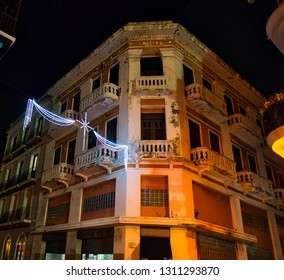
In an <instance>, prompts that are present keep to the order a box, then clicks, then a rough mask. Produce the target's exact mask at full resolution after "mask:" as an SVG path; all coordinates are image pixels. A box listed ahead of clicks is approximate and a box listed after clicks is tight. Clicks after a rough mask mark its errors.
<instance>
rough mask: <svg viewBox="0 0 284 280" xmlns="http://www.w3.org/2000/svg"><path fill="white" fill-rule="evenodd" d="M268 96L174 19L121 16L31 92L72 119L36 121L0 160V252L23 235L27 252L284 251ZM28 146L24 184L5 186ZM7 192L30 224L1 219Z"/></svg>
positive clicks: (7, 208) (51, 255)
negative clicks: (28, 178) (61, 72)
mask: <svg viewBox="0 0 284 280" xmlns="http://www.w3.org/2000/svg"><path fill="white" fill-rule="evenodd" d="M264 102H265V98H264V96H263V95H262V94H261V93H259V92H258V91H257V90H256V89H254V88H253V87H252V86H251V85H250V84H249V83H248V82H247V81H245V80H244V79H242V78H241V77H240V75H239V74H238V73H236V72H235V71H234V70H233V69H231V68H230V67H229V66H228V65H227V64H226V63H225V62H224V61H222V60H221V59H220V58H219V57H218V56H217V55H216V54H214V53H213V52H212V51H211V50H210V49H209V48H207V47H206V46H205V45H204V44H203V43H202V42H200V41H199V40H198V39H197V38H196V37H195V36H193V35H192V34H191V33H189V32H188V31H187V30H186V29H185V28H184V27H182V26H181V25H179V24H177V23H174V22H171V21H165V22H145V23H129V24H127V25H125V26H124V27H122V28H121V29H120V30H118V31H117V32H116V33H114V34H113V35H112V36H111V37H110V38H109V39H107V40H106V41H105V42H104V43H103V44H102V45H101V46H99V47H98V48H97V49H95V50H94V51H93V52H92V53H91V54H90V55H89V56H88V57H87V58H86V59H84V60H83V61H81V62H80V63H79V64H78V65H77V66H76V67H75V68H74V69H72V70H71V71H70V72H69V73H67V74H66V75H65V76H64V77H63V78H62V79H61V80H59V81H58V82H57V83H56V84H55V85H54V86H53V87H52V88H50V89H49V90H48V91H47V93H46V94H45V96H44V97H43V98H42V99H41V100H40V104H41V106H43V107H45V108H47V109H49V110H50V111H52V112H53V113H55V114H57V115H61V116H63V117H64V118H66V119H73V120H75V121H76V120H79V121H78V122H77V125H73V126H58V125H55V124H52V123H49V122H47V121H46V120H42V121H41V122H42V125H43V124H44V125H45V126H46V127H48V129H47V131H46V132H45V133H44V134H43V136H44V137H43V136H41V137H40V141H37V142H36V144H33V145H32V146H31V147H29V148H25V149H24V151H22V152H21V153H19V154H15V155H13V156H12V157H8V158H7V157H5V158H4V163H3V166H2V172H1V174H2V179H1V182H2V186H3V187H2V191H1V198H0V217H1V219H0V249H1V250H2V251H1V258H2V259H13V258H16V256H17V252H18V249H17V248H18V247H17V246H19V245H18V244H19V240H22V239H21V238H22V237H24V238H25V242H26V244H27V245H26V247H27V248H26V249H25V250H23V252H22V256H23V257H22V258H23V259H83V260H87V259H94V260H96V259H125V260H137V259H175V260H178V259H179V260H181V259H242V260H243V259H244V260H246V259H283V251H284V196H283V194H284V168H283V166H284V161H283V159H282V158H281V157H279V156H278V155H276V154H274V153H273V151H272V150H271V149H269V148H268V147H267V145H266V143H265V138H264V134H263V127H262V116H261V115H260V114H259V108H260V107H261V105H262V104H263V103H264ZM41 118H42V117H40V116H38V115H36V114H35V115H34V116H33V118H32V119H33V122H32V123H31V125H30V126H31V127H32V126H34V127H35V128H38V127H39V124H38V123H39V120H40V119H41ZM83 120H85V123H87V124H88V125H89V127H92V129H94V130H95V131H96V132H97V133H98V134H99V135H101V136H102V137H104V139H107V140H108V141H110V142H109V143H110V145H104V144H103V143H102V141H101V139H99V138H98V137H97V136H96V135H95V134H94V133H93V131H92V129H88V131H87V129H85V128H84V127H83V125H82V126H80V122H81V124H82V123H83ZM22 123H23V118H20V119H19V120H18V122H17V124H13V125H11V128H10V130H9V131H8V142H7V147H6V154H5V155H7V154H9V155H10V154H11V153H10V152H9V153H8V150H9V147H13V142H15V141H16V140H13V139H15V137H20V135H19V133H20V132H19V131H20V129H19V128H18V127H17V125H18V124H22ZM30 130H31V128H30ZM25 131H26V130H25ZM25 131H23V135H24V134H25V133H26V132H25ZM33 135H35V134H33ZM21 137H22V138H21V139H23V137H24V136H21ZM16 139H19V138H16ZM112 143H113V144H112ZM115 144H119V145H126V146H127V147H128V149H127V151H128V152H127V153H125V152H124V151H123V150H121V151H118V150H117V149H115V148H114V147H115ZM13 149H14V148H13ZM35 154H38V161H37V166H36V167H37V168H36V170H37V172H36V174H38V176H35V177H36V178H35V180H33V184H32V185H29V186H27V187H26V188H23V189H22V188H21V187H19V186H21V184H18V183H17V184H16V183H13V184H12V186H10V183H9V187H8V185H7V184H8V182H10V181H11V180H10V178H12V174H15V176H17V174H19V169H20V167H19V166H20V165H21V164H20V163H21V160H22V158H25V160H24V162H25V164H26V165H25V166H26V167H27V168H32V169H31V170H33V162H34V161H35V160H34V157H35ZM9 170H10V171H9ZM13 172H14V173H13ZM9 174H10V175H9ZM30 189H32V191H31V193H32V194H31V195H30V197H31V198H33V199H31V203H30V204H29V205H30V206H27V205H28V204H27V203H26V202H25V203H22V202H21V201H23V198H24V197H25V196H27V194H26V195H24V193H25V192H26V193H27V192H29V190H30ZM7 190H8V191H7ZM10 190H11V191H10ZM15 197H17V198H18V200H17V199H16V198H15ZM16 200H17V207H18V208H21V207H30V210H32V213H33V214H31V216H29V218H30V219H29V222H28V223H27V222H26V221H24V222H21V223H20V224H17V223H16V224H15V221H14V220H9V221H8V220H7V219H6V218H5V217H6V216H5V215H7V213H10V212H11V211H12V210H14V209H18V208H17V207H16V206H15V205H16V202H15V201H16ZM21 203H22V204H21ZM14 212H15V211H14ZM16 212H17V211H16ZM16 212H15V213H16ZM8 248H10V249H9V250H10V251H9V250H8ZM8 251H9V252H8Z"/></svg>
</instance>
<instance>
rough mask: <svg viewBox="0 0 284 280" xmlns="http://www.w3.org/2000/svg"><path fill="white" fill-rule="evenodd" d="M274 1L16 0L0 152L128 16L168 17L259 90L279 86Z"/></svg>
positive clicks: (2, 68) (0, 81) (0, 104)
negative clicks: (29, 108)
mask: <svg viewBox="0 0 284 280" xmlns="http://www.w3.org/2000/svg"><path fill="white" fill-rule="evenodd" d="M276 8H277V1H276V0H255V3H254V4H248V2H247V0H173V1H171V0H167V1H166V0H163V1H161V0H150V1H149V0H144V1H135V0H132V1H129V0H124V1H123V0H113V1H111V0H59V1H54V0H23V4H22V9H21V11H20V17H19V21H18V24H17V29H16V34H15V37H16V42H15V44H14V45H13V46H12V47H11V48H10V50H9V51H8V52H7V54H6V55H5V56H4V57H3V58H2V60H0V97H1V99H0V116H1V125H0V159H1V157H2V155H3V151H4V146H5V141H6V134H5V131H6V129H7V128H8V127H9V124H10V123H11V122H13V121H15V120H16V119H17V118H18V117H19V116H20V115H21V114H22V113H23V112H24V111H25V107H26V103H27V100H28V98H35V99H37V98H38V97H40V96H42V95H43V94H44V93H45V92H46V91H47V90H48V89H49V88H50V87H51V86H52V85H53V84H54V83H56V82H57V81H58V80H59V79H60V78H62V77H63V76H64V75H65V74H66V73H67V72H68V71H70V70H71V69H72V68H73V67H74V66H76V65H77V64H78V63H79V62H80V61H81V60H82V59H84V58H85V57H86V56H87V55H88V54H90V53H91V52H92V51H93V50H94V49H96V48H97V47H98V46H99V45H100V44H101V43H102V42H103V41H104V40H106V39H107V38H108V37H109V36H111V35H112V34H113V33H114V32H116V31H117V30H118V29H119V28H121V27H122V26H123V25H125V24H127V23H128V22H131V21H155V20H172V21H174V22H177V23H180V24H181V25H182V26H184V27H185V28H186V29H187V30H188V31H189V32H191V33H192V34H194V35H195V36H196V37H197V38H198V39H199V40H201V41H202V42H203V43H204V44H205V45H207V47H209V48H210V49H211V50H212V51H213V52H215V53H216V54H217V55H218V56H219V57H220V58H221V59H223V60H224V61H225V62H226V63H227V64H229V65H230V66H231V67H232V68H233V69H234V70H235V71H237V72H238V73H239V74H240V76H242V77H243V78H244V79H246V80H247V81H248V82H249V83H251V84H252V85H253V86H254V87H255V88H256V89H257V90H259V91H260V92H261V93H262V94H264V95H265V96H269V95H271V94H273V93H275V92H279V90H280V89H283V88H284V80H283V77H284V56H283V55H282V54H281V53H280V51H279V50H278V49H277V48H276V47H275V46H274V45H273V43H272V42H271V41H269V40H268V39H267V35H266V31H265V26H266V22H267V20H268V18H269V16H270V15H271V13H272V12H273V11H274V10H275V9H276Z"/></svg>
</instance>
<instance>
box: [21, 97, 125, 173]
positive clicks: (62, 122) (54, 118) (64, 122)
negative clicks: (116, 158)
mask: <svg viewBox="0 0 284 280" xmlns="http://www.w3.org/2000/svg"><path fill="white" fill-rule="evenodd" d="M33 107H35V108H36V110H37V111H38V113H39V114H40V115H41V116H43V117H44V118H45V119H46V120H47V121H49V122H51V123H54V124H56V125H59V126H70V125H73V124H75V123H76V122H78V123H79V124H81V127H80V128H83V129H84V137H83V138H84V139H83V151H84V150H85V139H86V133H87V132H88V131H93V132H94V134H95V135H96V137H97V139H98V141H99V142H100V143H101V144H102V145H103V146H104V147H105V148H108V149H112V150H114V151H117V152H119V151H122V150H124V164H125V168H127V162H128V147H127V146H126V145H119V144H116V143H113V142H111V141H109V140H107V139H105V138H104V137H102V136H101V135H99V134H98V133H97V132H96V131H95V129H94V128H92V127H91V126H89V124H90V122H88V121H87V113H85V117H84V118H82V119H81V120H72V119H67V118H64V117H61V116H59V115H56V114H54V113H52V112H50V111H48V110H46V109H44V108H43V107H41V106H40V105H39V104H37V103H36V102H35V101H34V100H31V99H29V100H28V104H27V109H26V114H25V120H24V125H23V129H25V128H26V127H27V125H28V124H29V122H30V121H31V117H32V111H33Z"/></svg>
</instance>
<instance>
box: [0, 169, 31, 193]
mask: <svg viewBox="0 0 284 280" xmlns="http://www.w3.org/2000/svg"><path fill="white" fill-rule="evenodd" d="M35 173H36V171H35V170H32V169H29V170H26V171H24V172H22V173H21V174H18V175H17V176H15V177H12V178H10V179H9V180H8V181H4V182H3V183H1V184H0V192H4V191H5V194H7V193H10V192H15V191H17V190H19V189H21V188H25V187H27V186H30V185H33V184H35V183H36V179H35Z"/></svg>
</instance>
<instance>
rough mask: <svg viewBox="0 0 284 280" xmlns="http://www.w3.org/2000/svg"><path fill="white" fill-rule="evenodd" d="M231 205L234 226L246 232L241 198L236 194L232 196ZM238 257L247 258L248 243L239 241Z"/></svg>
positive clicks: (235, 228) (239, 258) (240, 258)
mask: <svg viewBox="0 0 284 280" xmlns="http://www.w3.org/2000/svg"><path fill="white" fill-rule="evenodd" d="M230 205H231V212H232V221H233V228H234V230H236V231H238V232H244V225H243V218H242V210H241V203H240V199H239V198H237V197H234V196H230ZM236 247H237V259H238V260H247V259H248V256H247V247H246V244H243V243H240V242H237V246H236Z"/></svg>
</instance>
